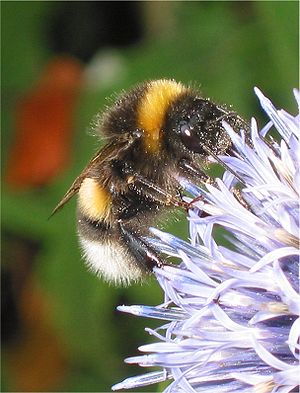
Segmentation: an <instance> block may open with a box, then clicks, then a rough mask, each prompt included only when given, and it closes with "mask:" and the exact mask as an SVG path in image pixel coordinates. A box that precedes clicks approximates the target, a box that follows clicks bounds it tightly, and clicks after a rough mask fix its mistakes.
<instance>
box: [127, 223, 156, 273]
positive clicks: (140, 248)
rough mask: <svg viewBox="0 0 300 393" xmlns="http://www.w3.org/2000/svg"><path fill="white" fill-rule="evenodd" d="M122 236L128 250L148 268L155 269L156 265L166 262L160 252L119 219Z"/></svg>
mask: <svg viewBox="0 0 300 393" xmlns="http://www.w3.org/2000/svg"><path fill="white" fill-rule="evenodd" d="M119 227H120V231H121V236H122V238H123V240H124V241H125V243H126V245H127V247H128V250H129V251H130V253H131V254H132V255H133V256H134V258H135V259H136V260H137V261H138V262H139V263H141V264H142V265H143V267H144V268H146V270H153V268H154V267H162V266H163V265H164V264H163V262H162V260H161V259H160V257H159V256H158V254H157V253H156V252H155V251H154V250H153V248H151V247H150V246H149V245H148V244H147V243H146V242H145V241H144V240H142V239H141V238H140V237H139V236H137V235H136V234H135V233H134V232H133V231H131V230H130V229H127V228H125V226H124V224H123V223H122V222H121V221H119Z"/></svg>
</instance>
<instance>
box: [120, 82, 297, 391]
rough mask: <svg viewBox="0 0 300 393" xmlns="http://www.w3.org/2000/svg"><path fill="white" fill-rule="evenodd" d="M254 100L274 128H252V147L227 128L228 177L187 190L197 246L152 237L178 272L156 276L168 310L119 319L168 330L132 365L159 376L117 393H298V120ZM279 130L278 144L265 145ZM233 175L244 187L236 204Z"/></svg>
mask: <svg viewBox="0 0 300 393" xmlns="http://www.w3.org/2000/svg"><path fill="white" fill-rule="evenodd" d="M255 93H256V95H257V97H258V99H259V101H260V104H261V106H262V108H263V109H264V111H265V113H266V114H267V116H268V117H269V119H270V121H269V122H268V123H267V125H266V126H265V127H263V129H262V130H260V131H259V130H258V127H257V124H256V121H255V120H254V119H252V121H251V135H250V136H249V138H245V133H244V132H243V131H242V130H241V135H239V134H237V133H236V132H234V131H233V130H232V129H231V127H230V126H229V125H228V124H226V123H224V124H223V125H224V127H225V129H226V131H227V132H228V134H229V135H230V137H231V139H232V144H233V146H234V149H235V155H234V156H231V157H228V156H224V157H220V159H222V160H223V161H224V162H225V163H226V165H227V166H228V167H229V168H230V169H231V171H230V172H229V171H226V172H225V173H224V175H223V178H222V180H221V179H217V180H216V182H215V183H214V185H211V184H208V185H206V187H205V188H204V189H202V188H200V187H198V186H196V185H194V184H190V183H189V182H187V181H184V180H183V181H182V185H183V186H184V187H185V189H186V190H187V192H189V193H190V194H191V197H192V198H195V197H197V196H198V195H201V196H202V198H201V199H200V200H199V199H198V200H196V202H194V203H193V206H194V207H193V209H191V211H190V212H189V217H188V220H189V225H190V243H188V242H184V241H183V240H180V239H178V238H176V237H175V236H172V235H170V234H168V233H164V232H162V231H159V230H157V229H153V228H152V233H153V234H154V235H155V236H156V238H155V239H152V240H150V241H151V242H152V244H153V245H154V246H155V247H156V248H158V249H160V250H161V251H162V252H164V253H166V254H168V255H172V256H176V257H178V258H180V260H181V263H180V265H179V266H176V265H174V266H164V267H163V268H161V269H156V270H155V275H156V277H157V280H158V282H159V284H160V285H161V287H162V289H163V291H164V295H165V300H164V303H163V304H161V305H159V306H156V307H150V306H121V307H119V310H121V311H125V312H128V313H132V314H134V315H139V316H144V317H150V318H156V319H160V320H163V321H164V324H163V325H162V326H161V327H159V328H157V329H155V330H152V329H146V330H147V331H148V333H149V334H151V335H153V336H154V337H155V338H156V340H157V342H155V343H153V344H148V345H143V346H141V347H140V348H139V350H140V351H141V352H142V353H144V354H142V355H140V356H135V357H131V358H128V359H126V362H127V363H137V364H139V365H140V366H142V367H149V366H155V367H159V368H161V371H154V372H150V373H147V374H144V375H142V376H137V377H133V378H128V379H126V380H125V381H123V382H121V383H119V384H117V385H115V386H113V389H114V390H117V389H128V388H138V387H141V386H144V385H148V384H153V383H158V382H162V381H165V380H169V381H170V383H169V385H168V386H167V387H166V388H165V392H166V393H169V392H190V393H194V392H253V393H254V392H255V393H267V392H273V393H275V392H278V393H279V392H280V393H287V392H298V391H299V376H300V367H299V351H300V344H299V336H300V319H299V312H300V296H299V279H298V276H299V274H298V273H299V190H300V186H299V185H300V144H299V115H298V116H295V117H294V116H292V115H290V114H289V113H287V112H286V111H284V110H277V109H276V108H275V107H274V105H273V104H272V103H271V101H270V100H269V99H268V98H266V97H265V96H264V95H263V94H262V93H261V91H260V90H259V89H257V88H255ZM294 93H295V97H296V100H297V101H298V106H299V104H300V102H299V92H298V91H295V92H294ZM274 128H275V129H276V130H277V132H278V133H279V138H276V137H275V138H272V137H268V141H267V140H266V139H265V136H266V135H267V134H268V133H269V132H270V130H272V129H273V130H274ZM246 139H248V142H247V143H246V142H245V140H246ZM249 139H250V143H249ZM233 173H236V174H237V175H238V178H239V179H243V182H244V184H245V186H244V187H243V188H242V189H241V190H240V195H239V196H238V195H237V194H236V193H235V192H234V191H233V190H234V189H235V188H234V186H235V184H236V183H237V179H236V177H235V176H234V174H233ZM202 212H205V214H202ZM217 227H219V228H220V227H222V228H223V229H224V230H225V231H223V237H225V238H226V240H227V243H224V242H223V244H227V245H228V246H224V245H219V244H218V242H217V240H216V237H215V232H216V231H215V228H217Z"/></svg>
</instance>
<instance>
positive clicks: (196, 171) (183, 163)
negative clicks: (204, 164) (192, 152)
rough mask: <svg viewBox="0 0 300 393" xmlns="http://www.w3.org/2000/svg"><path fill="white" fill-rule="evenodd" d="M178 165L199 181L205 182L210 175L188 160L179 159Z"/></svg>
mask: <svg viewBox="0 0 300 393" xmlns="http://www.w3.org/2000/svg"><path fill="white" fill-rule="evenodd" d="M179 167H180V168H181V169H183V170H184V171H185V172H186V173H187V174H188V175H190V176H192V177H194V178H196V179H197V180H198V181H199V180H200V182H203V183H206V182H207V181H208V180H209V179H210V177H209V176H208V175H207V174H206V173H205V172H203V171H202V170H201V169H200V168H198V167H195V166H194V165H192V164H191V163H190V162H189V161H188V160H185V159H182V160H180V161H179Z"/></svg>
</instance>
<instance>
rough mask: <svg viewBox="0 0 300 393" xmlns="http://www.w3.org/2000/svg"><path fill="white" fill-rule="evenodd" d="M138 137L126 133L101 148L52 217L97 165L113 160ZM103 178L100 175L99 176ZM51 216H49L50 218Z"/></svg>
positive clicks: (54, 210) (57, 206)
mask: <svg viewBox="0 0 300 393" xmlns="http://www.w3.org/2000/svg"><path fill="white" fill-rule="evenodd" d="M136 139H137V136H133V135H128V134H125V135H123V136H119V137H118V138H114V140H112V141H111V142H109V143H108V144H107V145H105V146H104V147H103V148H102V149H101V150H99V151H98V152H97V153H96V154H95V156H94V157H93V158H92V159H91V161H90V162H89V163H88V164H87V166H86V167H85V168H84V170H83V171H82V172H81V174H80V175H79V176H78V177H77V178H76V179H75V180H74V182H73V184H72V185H71V187H70V188H69V189H68V191H67V192H66V193H65V195H64V196H63V198H62V199H61V201H60V202H59V203H58V204H57V205H56V207H55V208H54V209H53V211H52V213H51V215H50V217H52V216H53V215H54V214H55V213H56V212H57V211H58V210H60V209H61V208H62V207H63V206H64V205H65V204H66V203H67V202H69V200H70V199H71V198H72V197H73V196H74V195H75V194H77V193H78V191H79V189H80V187H81V184H82V182H83V180H84V179H85V178H86V177H88V176H89V175H90V173H91V171H92V169H94V168H95V167H96V166H97V167H99V166H102V164H103V163H105V162H108V161H112V160H114V159H116V158H118V157H119V156H120V153H122V152H124V151H126V150H127V149H128V148H129V147H130V146H131V145H132V143H133V142H134V141H135V140H136ZM92 177H95V176H92ZM97 178H98V179H99V178H100V179H101V176H100V177H97ZM50 217H49V218H50Z"/></svg>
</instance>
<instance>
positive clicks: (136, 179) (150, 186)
mask: <svg viewBox="0 0 300 393" xmlns="http://www.w3.org/2000/svg"><path fill="white" fill-rule="evenodd" d="M127 183H128V186H129V188H132V189H133V190H135V189H137V187H140V188H143V189H145V190H149V191H151V198H152V199H153V200H155V201H156V202H158V203H160V204H162V205H167V206H177V207H183V208H184V209H187V207H188V203H187V202H184V201H183V200H181V199H179V198H178V197H176V196H174V195H172V194H170V193H169V192H167V191H165V190H164V189H163V188H161V187H159V186H157V185H156V184H154V183H152V182H151V181H149V180H148V179H146V178H144V177H142V176H140V175H138V174H135V175H131V176H129V177H128V178H127Z"/></svg>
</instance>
